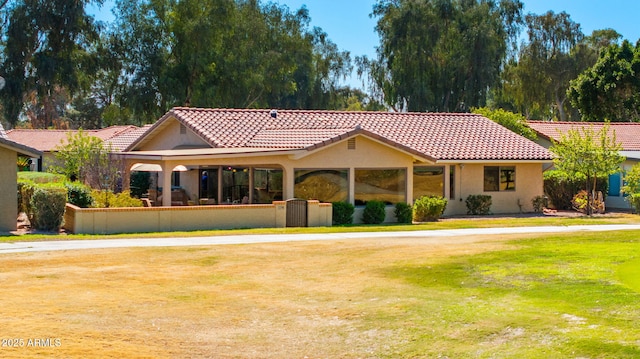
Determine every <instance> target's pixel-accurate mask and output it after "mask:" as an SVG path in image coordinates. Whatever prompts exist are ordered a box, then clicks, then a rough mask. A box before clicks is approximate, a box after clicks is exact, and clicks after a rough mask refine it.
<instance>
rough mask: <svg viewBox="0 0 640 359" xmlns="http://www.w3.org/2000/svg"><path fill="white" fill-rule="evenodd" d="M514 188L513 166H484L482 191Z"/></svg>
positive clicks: (510, 189)
mask: <svg viewBox="0 0 640 359" xmlns="http://www.w3.org/2000/svg"><path fill="white" fill-rule="evenodd" d="M515 190H516V168H515V167H514V166H508V167H498V166H485V167H484V191H485V192H496V191H515Z"/></svg>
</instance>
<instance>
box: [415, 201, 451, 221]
mask: <svg viewBox="0 0 640 359" xmlns="http://www.w3.org/2000/svg"><path fill="white" fill-rule="evenodd" d="M447 203H448V202H447V199H446V198H444V197H442V196H422V197H420V198H418V199H417V200H416V201H415V203H414V204H413V220H414V221H416V222H429V221H437V220H438V218H440V217H441V216H442V214H443V213H444V210H445V209H446V208H447Z"/></svg>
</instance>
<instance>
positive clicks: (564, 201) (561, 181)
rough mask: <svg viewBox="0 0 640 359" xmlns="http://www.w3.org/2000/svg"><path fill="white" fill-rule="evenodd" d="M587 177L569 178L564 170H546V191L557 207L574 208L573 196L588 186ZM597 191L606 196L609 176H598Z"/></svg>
mask: <svg viewBox="0 0 640 359" xmlns="http://www.w3.org/2000/svg"><path fill="white" fill-rule="evenodd" d="M585 181H586V179H585V178H584V177H582V178H573V179H571V178H567V177H566V176H565V175H564V174H563V173H562V172H560V171H557V170H551V171H546V172H544V193H545V194H546V195H547V197H548V198H549V201H550V202H551V204H552V205H553V208H555V209H572V203H571V201H572V200H573V197H574V196H575V195H576V194H578V192H580V191H581V190H584V189H585V188H586V183H585ZM596 191H600V192H602V194H603V195H604V196H606V195H607V193H608V191H609V182H608V178H598V181H597V182H596Z"/></svg>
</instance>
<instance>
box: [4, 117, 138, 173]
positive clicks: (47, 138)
mask: <svg viewBox="0 0 640 359" xmlns="http://www.w3.org/2000/svg"><path fill="white" fill-rule="evenodd" d="M148 128H149V126H145V127H136V126H111V127H107V128H104V129H100V130H83V132H84V133H86V134H88V135H90V136H95V137H98V138H99V139H101V140H103V141H104V142H105V144H111V145H112V146H113V149H114V151H120V150H122V149H124V148H126V147H127V146H128V145H129V144H131V142H133V141H134V140H135V139H136V138H137V137H139V136H140V135H141V134H142V133H143V132H144V131H146V130H147V129H148ZM77 132H78V130H32V129H13V130H9V131H7V138H8V139H10V140H12V141H14V142H17V143H20V144H23V145H25V146H30V147H33V148H35V149H37V150H38V151H40V152H42V156H41V157H40V158H33V159H32V168H31V170H32V171H46V170H47V166H49V165H50V164H52V163H55V152H56V148H58V147H59V146H61V145H63V144H64V143H66V142H67V138H68V136H69V135H70V134H75V133H77Z"/></svg>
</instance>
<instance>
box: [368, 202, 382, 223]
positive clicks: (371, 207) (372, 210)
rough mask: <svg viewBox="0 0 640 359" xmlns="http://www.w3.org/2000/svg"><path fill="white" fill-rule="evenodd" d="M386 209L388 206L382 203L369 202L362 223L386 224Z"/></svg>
mask: <svg viewBox="0 0 640 359" xmlns="http://www.w3.org/2000/svg"><path fill="white" fill-rule="evenodd" d="M386 207H387V205H386V204H385V203H384V202H382V201H367V204H365V207H364V212H363V213H362V222H364V223H365V224H380V223H382V222H384V219H385V217H386V216H387V212H386Z"/></svg>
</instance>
